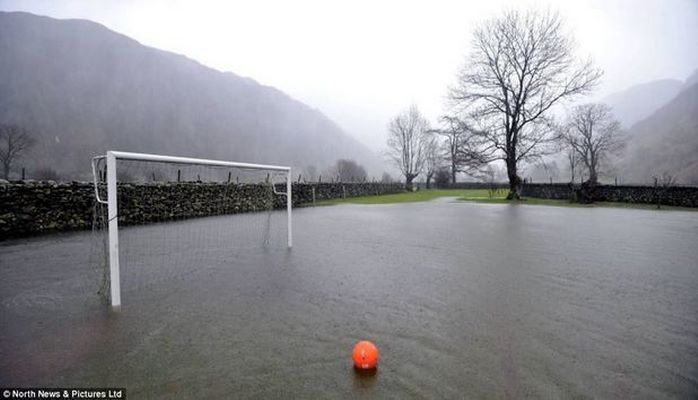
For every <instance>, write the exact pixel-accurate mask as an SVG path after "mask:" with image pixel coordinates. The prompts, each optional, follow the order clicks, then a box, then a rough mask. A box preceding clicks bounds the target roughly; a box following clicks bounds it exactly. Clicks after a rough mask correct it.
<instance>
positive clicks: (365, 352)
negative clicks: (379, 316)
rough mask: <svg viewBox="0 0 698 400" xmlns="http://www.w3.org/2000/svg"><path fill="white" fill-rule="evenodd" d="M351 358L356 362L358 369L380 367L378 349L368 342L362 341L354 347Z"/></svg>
mask: <svg viewBox="0 0 698 400" xmlns="http://www.w3.org/2000/svg"><path fill="white" fill-rule="evenodd" d="M351 358H352V359H353V360H354V366H355V367H356V368H359V369H373V368H376V365H378V348H377V347H376V345H375V344H373V343H371V342H369V341H368V340H362V341H360V342H359V343H357V344H356V346H354V351H353V352H352V354H351Z"/></svg>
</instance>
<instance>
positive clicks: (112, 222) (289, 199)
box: [92, 151, 293, 310]
mask: <svg viewBox="0 0 698 400" xmlns="http://www.w3.org/2000/svg"><path fill="white" fill-rule="evenodd" d="M102 159H106V166H107V199H106V200H103V199H102V198H101V197H100V195H99V187H98V183H99V179H98V175H97V166H96V164H97V162H98V161H99V160H102ZM118 160H134V161H153V162H162V163H173V164H196V165H210V166H216V167H233V168H241V169H249V170H264V171H280V172H284V173H286V192H277V191H276V187H275V186H274V183H273V182H271V185H272V188H273V191H274V193H275V194H277V195H282V196H286V213H287V236H288V247H289V248H291V247H293V230H292V226H293V223H292V222H293V221H292V215H291V209H292V206H293V195H292V189H291V186H292V185H291V167H283V166H278V165H265V164H249V163H241V162H233V161H218V160H207V159H200V158H188V157H174V156H164V155H157V154H144V153H129V152H123V151H107V153H106V154H105V155H103V156H96V157H93V158H92V177H93V180H94V188H95V198H96V201H97V202H99V203H103V204H106V205H107V210H108V211H107V217H108V221H109V279H110V287H111V292H110V294H111V305H112V307H113V308H114V309H115V310H118V309H120V308H121V280H120V270H119V220H118V215H119V212H118V209H117V207H118V201H117V196H118V194H117V185H116V163H117V161H118Z"/></svg>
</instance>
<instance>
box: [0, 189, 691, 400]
mask: <svg viewBox="0 0 698 400" xmlns="http://www.w3.org/2000/svg"><path fill="white" fill-rule="evenodd" d="M279 217H280V216H279V215H276V214H275V215H273V216H272V217H271V218H272V220H271V222H273V224H274V225H275V226H277V225H279V222H280V221H279ZM255 218H257V219H255ZM258 219H259V218H258V217H255V216H253V215H247V216H245V215H238V216H223V217H215V218H204V219H198V220H189V221H183V222H177V223H172V224H162V225H160V226H158V227H130V228H126V229H125V230H124V235H123V237H124V243H123V246H124V247H123V251H124V252H125V253H128V256H125V259H126V261H125V262H130V265H129V266H127V267H125V268H124V271H123V273H124V288H123V295H122V298H123V307H122V310H121V312H119V313H112V312H110V311H109V308H108V307H107V306H106V305H105V304H104V303H103V300H102V299H101V298H100V296H99V295H97V294H96V292H97V290H98V289H99V278H100V276H99V273H95V271H97V270H95V269H94V268H91V267H90V265H89V264H94V262H95V260H94V254H95V246H96V244H95V243H97V245H98V244H99V241H98V240H97V242H96V241H95V235H93V234H91V233H89V232H79V233H71V234H63V235H52V236H43V237H39V238H32V239H24V240H14V241H9V242H4V243H0V387H8V386H22V387H32V386H53V387H70V386H78V387H125V388H127V393H128V397H129V398H399V399H405V398H525V397H528V398H623V399H627V398H653V399H661V398H667V399H668V398H672V399H676V398H678V399H695V398H697V397H698V213H695V212H682V211H648V210H628V209H604V208H562V207H559V208H558V207H545V206H511V205H494V204H493V205H485V204H475V203H464V202H458V201H455V200H452V199H440V200H437V201H432V202H425V203H408V204H395V205H337V206H328V207H315V208H303V209H298V210H295V211H294V248H293V249H292V250H290V251H288V250H286V249H285V247H284V245H283V240H278V237H276V239H274V240H271V241H268V240H266V238H265V239H263V240H259V238H257V237H254V235H252V234H251V233H250V228H249V227H250V226H251V224H254V226H255V227H259V226H262V227H263V226H264V224H265V223H268V222H269V221H267V222H265V221H261V222H260V221H258ZM281 225H282V227H284V226H283V224H281ZM211 227H215V228H213V229H211ZM207 231H213V232H215V233H216V235H215V238H205V235H206V232H207ZM155 232H157V233H155ZM162 232H167V233H168V236H167V237H164V236H162V235H160V233H162ZM278 233H279V232H276V234H277V235H276V236H279V235H278ZM158 235H160V236H158ZM281 236H283V235H281ZM202 237H203V238H205V239H203V240H202ZM129 246H132V249H133V250H129V248H128V247H129ZM129 257H130V260H129V259H128V258H129ZM139 258H140V260H139ZM153 260H159V261H153ZM163 260H164V261H163ZM151 264H153V265H151ZM170 264H171V265H175V264H176V265H177V267H176V268H174V267H173V269H172V270H171V271H168V270H167V268H168V265H170ZM148 268H150V269H151V270H150V271H149V272H148V271H146V270H147V269H148ZM158 273H160V276H161V277H162V279H158V278H157V276H158ZM360 339H368V340H371V341H373V342H374V343H375V344H376V345H377V346H378V348H379V349H380V352H381V359H380V363H379V368H378V371H377V373H376V374H375V375H360V374H357V373H355V372H354V370H353V369H352V366H351V349H352V347H353V345H354V343H355V342H356V341H358V340H360Z"/></svg>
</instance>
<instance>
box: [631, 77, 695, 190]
mask: <svg viewBox="0 0 698 400" xmlns="http://www.w3.org/2000/svg"><path fill="white" fill-rule="evenodd" d="M628 136H629V142H628V147H627V149H626V152H625V156H624V157H623V160H622V161H621V163H620V169H621V171H622V177H623V180H624V181H625V182H628V183H630V182H633V183H651V182H652V177H653V176H661V175H662V174H664V173H669V174H671V175H673V176H674V177H676V178H677V179H678V181H679V183H684V184H698V84H694V85H692V86H690V87H688V88H686V89H684V90H683V91H681V93H679V95H678V96H676V97H675V98H674V99H673V100H671V101H670V102H669V103H667V104H666V105H665V106H663V107H661V108H660V109H659V110H657V111H656V112H655V113H654V114H652V115H651V116H649V117H648V118H646V119H644V120H642V121H641V122H639V123H637V124H635V125H634V126H633V127H632V128H631V130H630V132H629V135H628Z"/></svg>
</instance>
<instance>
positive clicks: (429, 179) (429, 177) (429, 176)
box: [427, 174, 433, 189]
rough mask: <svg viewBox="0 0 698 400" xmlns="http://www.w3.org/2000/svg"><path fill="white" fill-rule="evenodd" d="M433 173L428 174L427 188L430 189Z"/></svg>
mask: <svg viewBox="0 0 698 400" xmlns="http://www.w3.org/2000/svg"><path fill="white" fill-rule="evenodd" d="M432 175H433V174H431V175H427V189H430V188H431V185H430V183H431V176H432Z"/></svg>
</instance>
